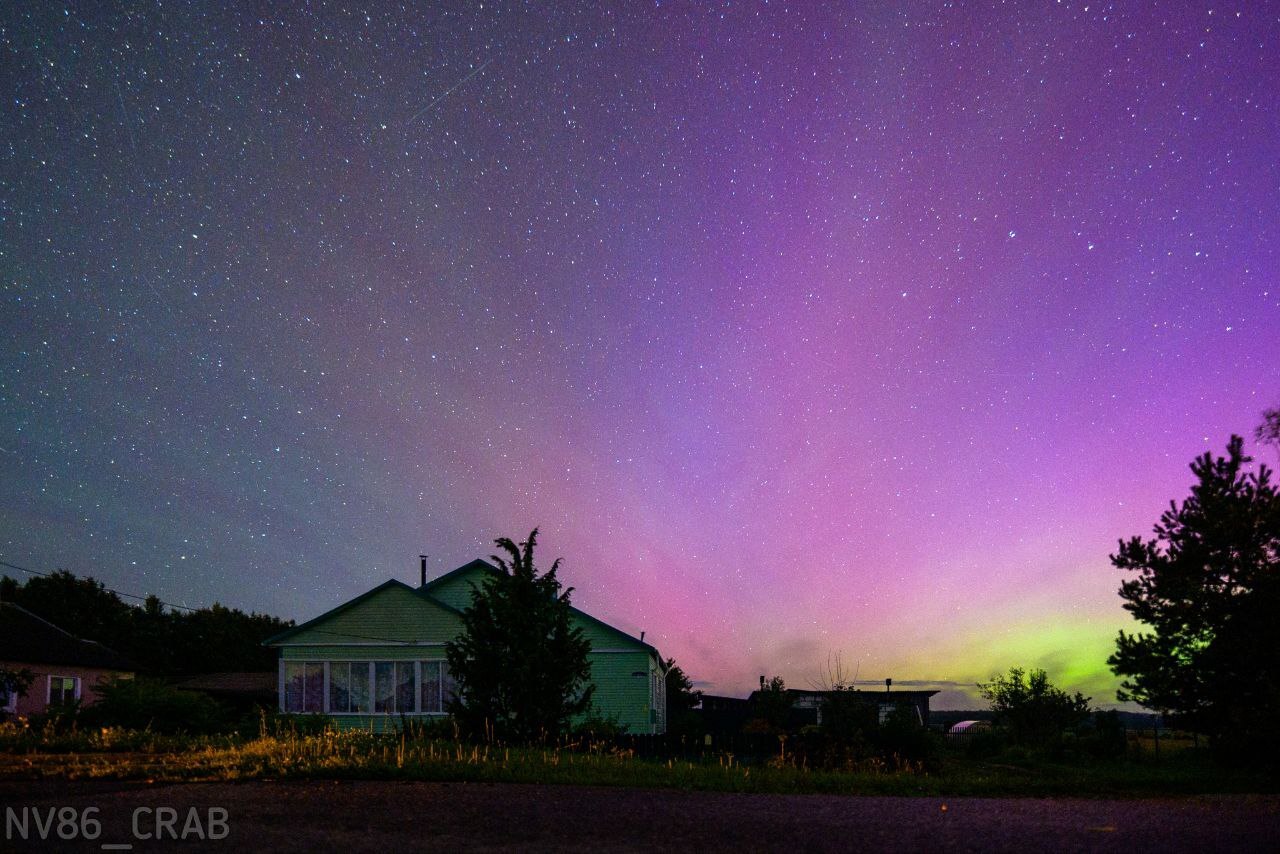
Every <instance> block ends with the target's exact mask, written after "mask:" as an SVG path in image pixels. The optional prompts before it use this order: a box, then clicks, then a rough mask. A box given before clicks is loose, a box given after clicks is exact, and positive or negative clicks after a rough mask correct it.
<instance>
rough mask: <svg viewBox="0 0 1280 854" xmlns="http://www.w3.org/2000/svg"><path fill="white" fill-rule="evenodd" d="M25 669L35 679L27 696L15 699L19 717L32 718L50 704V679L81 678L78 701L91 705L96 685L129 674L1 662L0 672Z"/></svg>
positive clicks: (96, 669)
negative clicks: (31, 716) (51, 677)
mask: <svg viewBox="0 0 1280 854" xmlns="http://www.w3.org/2000/svg"><path fill="white" fill-rule="evenodd" d="M23 668H26V669H27V670H30V671H31V672H32V673H34V674H35V677H36V678H35V680H34V681H32V683H31V687H30V688H28V689H27V693H26V694H24V695H22V696H21V697H19V698H18V708H17V712H16V714H18V715H33V714H38V713H40V712H43V711H44V710H45V706H46V705H47V704H48V701H49V677H50V676H75V677H79V679H80V702H81V703H83V704H84V705H86V706H87V705H90V704H91V703H94V702H97V700H98V686H99V685H100V684H101V683H102V682H105V681H107V680H109V679H111V678H112V677H115V676H128V675H131V674H128V673H125V672H122V671H119V670H102V669H101V668H96V667H75V666H72V665H69V664H68V665H64V664H23V663H22V662H18V661H0V669H5V670H22V669H23Z"/></svg>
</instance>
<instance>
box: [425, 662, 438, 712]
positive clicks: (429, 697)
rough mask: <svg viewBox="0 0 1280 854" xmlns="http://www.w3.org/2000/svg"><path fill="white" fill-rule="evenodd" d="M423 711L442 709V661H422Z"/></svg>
mask: <svg viewBox="0 0 1280 854" xmlns="http://www.w3.org/2000/svg"><path fill="white" fill-rule="evenodd" d="M422 711H424V712H438V711H440V662H438V661H424V662H422Z"/></svg>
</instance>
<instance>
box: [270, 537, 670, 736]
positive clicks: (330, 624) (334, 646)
mask: <svg viewBox="0 0 1280 854" xmlns="http://www.w3.org/2000/svg"><path fill="white" fill-rule="evenodd" d="M500 572H501V570H500V569H498V568H497V567H495V566H493V565H492V564H490V563H488V562H486V561H483V560H473V561H471V562H470V563H468V564H466V565H464V566H460V567H458V568H457V569H455V570H453V571H452V572H449V573H446V574H445V575H442V576H440V577H439V578H437V579H435V580H433V581H430V582H425V580H424V583H423V584H422V585H421V586H420V587H417V588H414V587H410V586H409V585H407V584H404V583H403V582H400V581H396V580H394V579H392V580H391V581H387V582H385V583H383V584H380V585H378V586H377V587H375V588H373V589H372V590H370V591H369V592H367V593H364V594H362V595H360V596H357V597H356V598H354V599H352V600H351V601H350V602H346V603H345V604H342V605H339V606H338V607H336V608H334V609H333V610H331V611H328V612H327V613H324V614H321V615H320V616H319V617H316V618H315V619H314V620H308V621H307V622H305V623H302V624H301V625H298V626H295V627H293V628H291V629H289V630H288V631H285V632H282V633H280V634H278V635H276V636H275V637H273V638H270V639H268V640H267V641H266V645H267V646H272V647H275V648H277V649H279V650H280V666H279V695H280V710H281V711H283V712H290V713H313V714H324V715H329V716H330V717H332V718H334V719H335V721H337V723H338V725H339V726H341V727H344V728H350V727H361V728H369V727H372V728H373V729H375V730H381V729H383V728H386V727H388V726H396V725H397V724H398V722H399V721H400V720H401V717H402V716H403V717H406V718H409V717H414V718H420V717H432V716H443V715H444V714H446V712H445V704H446V703H447V701H448V698H449V697H450V696H451V694H452V691H453V680H452V679H451V678H450V676H449V666H448V663H447V662H446V661H445V656H444V645H445V642H446V641H449V640H452V639H454V638H455V637H457V635H458V634H459V633H460V632H461V631H462V609H463V608H465V607H466V606H467V605H468V604H470V602H471V591H472V589H473V587H478V586H479V585H480V583H481V582H482V581H483V580H484V578H485V577H486V576H487V575H489V574H491V573H500ZM424 579H425V570H424ZM573 618H574V621H575V622H576V624H577V625H578V627H579V628H581V629H582V631H583V633H584V634H585V635H586V636H587V638H588V639H589V640H590V641H591V654H590V660H591V679H592V682H594V683H595V686H596V690H595V700H594V702H595V712H596V714H598V715H600V716H602V717H607V718H614V719H616V720H617V721H618V723H619V724H621V725H622V726H625V727H626V728H627V731H628V732H632V733H661V732H665V731H666V678H665V674H664V670H663V664H662V658H661V657H660V656H659V655H658V651H657V650H656V649H654V648H653V647H652V646H650V645H649V644H647V643H645V642H644V641H642V640H639V639H637V638H634V637H632V636H631V635H629V634H627V633H626V632H623V631H621V630H619V629H615V628H614V627H613V626H610V625H608V624H607V623H604V622H602V621H601V620H597V619H596V618H595V617H592V616H591V615H590V614H586V613H584V612H582V611H579V610H578V609H576V608H575V609H573Z"/></svg>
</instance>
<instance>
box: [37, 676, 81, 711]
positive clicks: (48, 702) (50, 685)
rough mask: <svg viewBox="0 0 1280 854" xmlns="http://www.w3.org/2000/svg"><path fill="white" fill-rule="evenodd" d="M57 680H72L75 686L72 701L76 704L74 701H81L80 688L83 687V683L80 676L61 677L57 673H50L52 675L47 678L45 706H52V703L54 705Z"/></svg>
mask: <svg viewBox="0 0 1280 854" xmlns="http://www.w3.org/2000/svg"><path fill="white" fill-rule="evenodd" d="M55 679H70V680H71V681H72V682H73V683H74V686H75V687H74V688H72V697H71V699H72V701H73V702H74V701H76V700H79V699H80V686H81V681H80V677H79V676H59V675H58V674H56V673H50V674H48V675H47V676H45V683H44V704H45V706H49V705H52V703H53V680H55Z"/></svg>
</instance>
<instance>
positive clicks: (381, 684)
mask: <svg viewBox="0 0 1280 854" xmlns="http://www.w3.org/2000/svg"><path fill="white" fill-rule="evenodd" d="M373 671H374V686H373V710H374V711H375V712H377V713H379V714H390V713H392V712H394V711H395V710H396V663H395V662H394V661H376V662H374V665H373Z"/></svg>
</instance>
